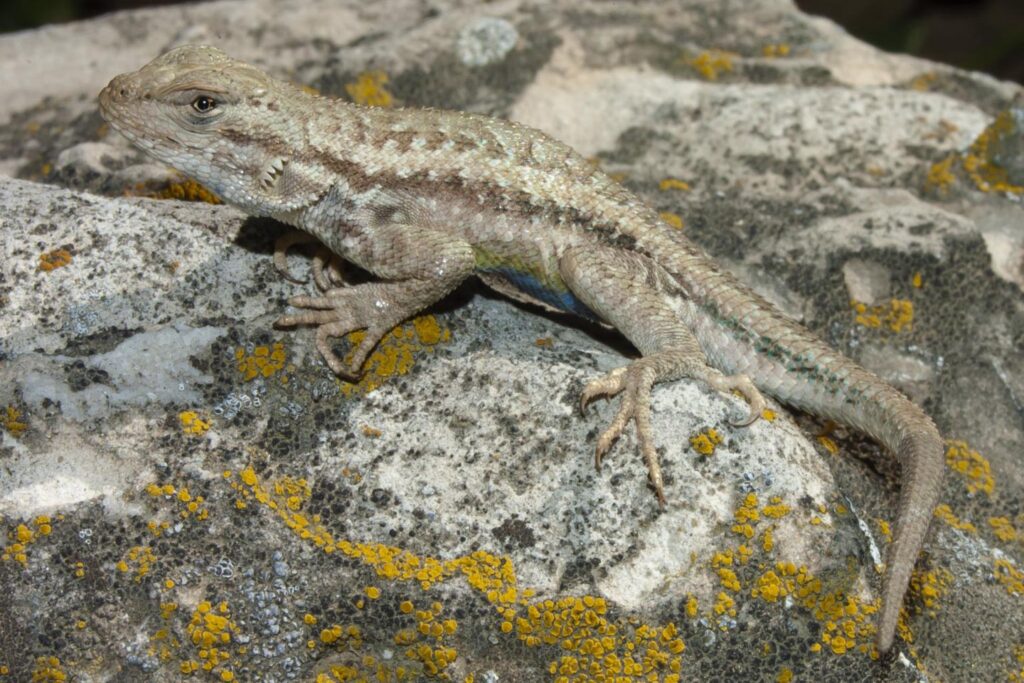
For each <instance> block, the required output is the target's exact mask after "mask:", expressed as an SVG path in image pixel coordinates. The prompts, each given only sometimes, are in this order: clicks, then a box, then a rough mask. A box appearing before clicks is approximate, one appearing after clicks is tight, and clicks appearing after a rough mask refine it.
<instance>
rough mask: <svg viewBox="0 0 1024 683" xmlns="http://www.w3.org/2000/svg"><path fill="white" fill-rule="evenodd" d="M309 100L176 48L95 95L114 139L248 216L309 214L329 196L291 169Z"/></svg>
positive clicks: (225, 62)
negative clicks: (121, 139) (129, 144)
mask: <svg viewBox="0 0 1024 683" xmlns="http://www.w3.org/2000/svg"><path fill="white" fill-rule="evenodd" d="M314 100H315V98H314V97H313V96H311V95H309V94H308V93H306V92H304V91H303V90H301V89H300V88H298V87H296V86H293V85H290V84H288V83H285V82H282V81H278V80H275V79H272V78H271V77H269V76H268V75H266V74H265V73H263V72H261V71H260V70H258V69H257V68H255V67H253V66H250V65H249V64H246V63H244V62H239V61H236V60H233V59H231V58H230V57H228V56H227V55H226V54H224V53H223V52H221V51H220V50H218V49H216V48H213V47H208V46H203V45H186V46H183V47H179V48H176V49H174V50H172V51H170V52H168V53H166V54H164V55H162V56H160V57H158V58H156V59H154V60H153V61H152V62H150V63H149V64H147V65H145V66H144V67H142V68H141V69H139V70H138V71H135V72H132V73H126V74H121V75H120V76H116V77H115V78H114V79H113V80H112V81H110V83H109V84H108V85H107V87H106V88H104V89H103V91H102V92H101V93H100V95H99V102H100V112H101V114H102V115H103V118H104V119H106V120H107V122H108V123H110V125H111V126H112V127H113V128H114V129H115V130H117V131H118V132H120V133H121V134H122V135H124V136H125V137H127V138H128V139H129V140H130V141H131V142H133V143H134V144H135V145H136V146H138V147H140V148H141V149H143V150H144V151H146V152H147V153H149V154H150V155H152V156H154V157H156V158H157V159H159V160H161V161H163V162H165V163H167V164H169V165H171V166H173V167H174V168H176V169H178V170H179V171H182V172H183V173H185V174H187V175H189V176H192V177H193V178H195V179H196V180H198V181H199V182H200V183H202V184H203V185H205V186H206V187H208V188H209V189H210V190H212V191H214V192H216V193H217V194H218V195H220V196H221V197H222V198H223V199H225V200H226V201H228V202H229V203H231V204H235V205H236V206H239V207H240V208H242V209H243V210H245V211H246V212H248V213H251V214H255V215H279V214H283V213H287V212H288V211H291V210H294V209H298V208H302V207H304V206H308V205H309V204H311V203H312V202H314V201H316V199H317V198H318V197H320V196H321V195H322V194H323V192H324V191H326V188H322V187H315V186H314V183H312V182H311V181H310V177H309V174H305V173H302V172H301V171H300V170H298V169H296V168H290V166H293V164H292V163H291V162H292V157H293V155H294V154H295V153H296V151H297V150H302V149H304V148H305V146H306V139H305V135H306V131H305V127H304V126H303V124H302V121H303V120H305V116H303V115H302V112H301V111H300V110H301V108H302V107H304V106H305V107H307V108H308V107H309V102H310V101H314ZM306 116H308V112H307V114H306Z"/></svg>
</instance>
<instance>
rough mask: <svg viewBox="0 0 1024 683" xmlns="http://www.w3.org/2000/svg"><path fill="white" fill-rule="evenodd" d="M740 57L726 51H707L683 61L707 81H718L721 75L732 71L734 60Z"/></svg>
mask: <svg viewBox="0 0 1024 683" xmlns="http://www.w3.org/2000/svg"><path fill="white" fill-rule="evenodd" d="M738 56H739V55H737V54H735V53H732V52H726V51H724V50H707V51H705V52H701V53H700V54H699V55H697V56H695V57H683V59H682V61H683V63H684V64H687V65H688V66H690V67H691V68H692V69H694V70H695V71H696V72H697V73H699V74H700V75H701V76H703V77H704V78H705V79H706V80H709V81H717V80H718V76H719V75H720V74H723V73H727V72H729V71H732V60H733V59H735V58H737V57H738Z"/></svg>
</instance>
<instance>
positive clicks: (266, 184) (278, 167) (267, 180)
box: [260, 158, 288, 190]
mask: <svg viewBox="0 0 1024 683" xmlns="http://www.w3.org/2000/svg"><path fill="white" fill-rule="evenodd" d="M287 165H288V160H287V159H281V158H277V159H273V160H272V161H271V162H270V163H269V164H267V166H266V168H264V169H263V173H262V174H260V187H262V188H263V189H264V190H272V189H274V186H275V185H277V181H278V180H280V179H281V176H282V175H284V169H285V167H286V166H287Z"/></svg>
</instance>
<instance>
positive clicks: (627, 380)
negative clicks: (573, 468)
mask: <svg viewBox="0 0 1024 683" xmlns="http://www.w3.org/2000/svg"><path fill="white" fill-rule="evenodd" d="M685 376H690V377H694V378H696V379H702V380H704V381H705V382H707V383H708V384H709V385H710V386H711V387H712V388H714V389H716V390H718V391H721V392H724V393H727V392H731V391H738V392H739V393H740V394H742V395H743V397H744V398H745V399H746V400H747V401H748V402H749V403H750V413H749V415H748V416H747V417H746V419H745V420H743V421H741V422H730V424H731V425H732V426H734V427H745V426H748V425H750V424H752V423H753V422H755V421H756V420H757V418H758V417H760V416H761V413H762V412H764V409H765V406H766V405H767V404H766V402H765V400H764V397H763V396H762V395H761V392H760V391H758V389H757V387H755V386H754V384H753V382H751V381H750V378H749V377H747V376H746V375H722V374H721V373H719V372H718V371H717V370H713V369H711V368H708V367H706V366H704V367H703V368H700V367H691V368H690V369H689V370H688V371H687V372H686V373H685ZM658 377H659V373H658V367H657V364H656V360H655V359H653V358H641V359H640V360H638V361H635V362H633V363H632V364H631V365H628V366H626V367H621V368H616V369H615V370H612V371H611V372H609V373H608V374H606V375H604V376H602V377H599V378H597V379H595V380H592V381H590V382H588V383H587V384H586V386H584V387H583V392H582V394H581V395H580V409H581V410H586V407H587V405H588V404H589V403H590V402H591V401H593V400H594V399H595V398H611V397H613V396H616V395H618V394H620V393H622V394H623V397H622V404H621V405H620V406H619V411H618V413H616V415H615V419H613V420H612V423H611V425H609V426H608V428H607V429H605V430H604V432H602V433H601V436H600V437H598V440H597V449H596V451H595V453H594V465H595V466H596V467H597V469H598V470H600V469H601V459H602V458H603V457H604V455H605V453H607V452H608V450H609V449H610V448H611V446H612V444H613V443H615V440H616V439H618V438H619V436H620V435H621V434H622V431H623V430H624V429H625V428H626V425H628V424H629V423H630V422H631V421H632V422H635V423H636V433H637V441H638V442H639V445H640V452H641V454H642V455H643V458H644V462H645V463H646V464H647V472H648V476H649V477H650V480H651V486H653V487H654V492H655V493H656V494H657V496H658V503H659V504H660V505H661V506H662V507H665V487H664V482H663V479H662V475H661V465H660V464H659V463H658V453H657V451H656V450H655V448H654V437H653V430H652V429H651V388H652V387H653V386H654V383H655V382H657V381H658Z"/></svg>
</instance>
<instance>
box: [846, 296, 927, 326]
mask: <svg viewBox="0 0 1024 683" xmlns="http://www.w3.org/2000/svg"><path fill="white" fill-rule="evenodd" d="M850 307H851V308H853V311H854V313H855V316H854V321H855V322H856V323H857V324H858V325H863V326H864V327H869V328H873V329H878V328H881V327H883V326H884V327H886V328H888V329H889V330H891V331H892V332H902V331H904V330H909V329H910V328H911V327H912V326H913V324H914V304H913V303H911V302H910V301H908V300H906V299H890V300H889V304H888V305H885V304H881V305H878V306H869V305H867V304H865V303H862V302H860V301H856V300H854V301H851V302H850Z"/></svg>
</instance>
